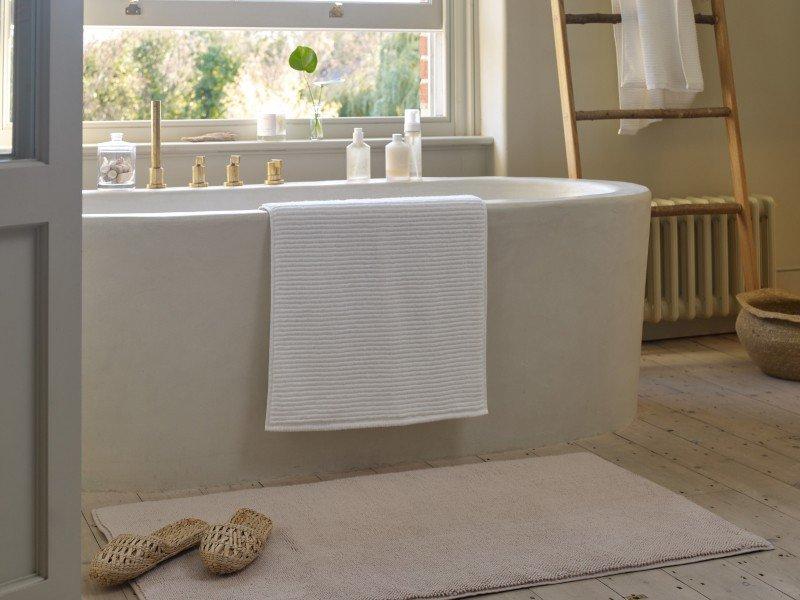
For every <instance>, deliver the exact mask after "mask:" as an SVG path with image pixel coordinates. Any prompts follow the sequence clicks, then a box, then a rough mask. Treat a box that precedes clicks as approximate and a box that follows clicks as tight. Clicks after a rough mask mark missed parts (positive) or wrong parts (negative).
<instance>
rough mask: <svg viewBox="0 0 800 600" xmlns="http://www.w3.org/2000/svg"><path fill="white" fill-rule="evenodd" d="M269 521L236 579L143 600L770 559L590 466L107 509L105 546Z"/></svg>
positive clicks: (477, 589) (166, 585)
mask: <svg viewBox="0 0 800 600" xmlns="http://www.w3.org/2000/svg"><path fill="white" fill-rule="evenodd" d="M242 506H245V507H250V508H253V509H255V510H257V511H259V512H263V513H264V514H267V515H269V516H270V517H271V518H272V519H273V521H274V523H275V528H274V530H273V532H272V535H271V537H270V539H269V540H268V542H267V545H266V546H265V547H264V550H263V552H262V555H261V556H260V557H259V558H258V559H256V560H255V562H253V564H251V565H250V566H249V567H248V568H247V569H245V570H244V571H242V572H240V573H237V574H235V575H232V576H229V577H216V576H213V575H210V574H208V573H207V572H206V570H205V569H204V568H203V565H202V562H201V561H200V557H199V556H198V555H197V553H196V552H190V553H188V554H185V555H183V556H180V557H178V558H177V559H174V560H172V561H170V562H168V563H165V564H163V565H161V566H160V567H158V568H157V569H155V570H153V571H151V572H149V573H147V574H146V575H144V576H142V577H140V578H139V579H138V580H137V583H136V591H137V593H138V594H139V596H140V597H142V598H146V599H147V600H184V599H185V598H192V599H193V600H212V599H213V600H217V599H219V600H223V599H224V600H228V599H230V598H237V599H240V600H255V599H261V598H271V599H272V598H274V599H280V600H410V599H414V598H437V599H444V598H462V597H466V596H472V595H477V594H481V593H487V592H490V591H500V590H508V589H515V588H522V587H529V586H534V585H541V584H546V583H551V582H557V581H566V580H572V579H583V578H587V577H594V576H598V575H607V574H612V573H620V572H625V571H635V570H641V569H647V568H651V567H655V566H665V565H674V564H679V563H686V562H693V561H698V560H704V559H709V558H715V557H721V556H730V555H733V554H741V553H744V552H752V551H755V550H766V549H769V548H771V546H770V544H769V542H767V541H766V540H764V539H762V538H760V537H758V536H756V535H753V534H751V533H748V532H746V531H743V530H741V529H739V528H738V527H736V526H734V525H732V524H731V523H728V522H727V521H724V520H722V519H720V518H719V517H716V516H715V515H713V514H712V513H710V512H708V511H706V510H704V509H702V508H700V507H699V506H697V505H695V504H693V503H692V502H689V501H688V500H686V499H685V498H682V497H681V496H679V495H677V494H674V493H672V492H670V491H668V490H666V489H664V488H662V487H660V486H658V485H655V484H653V483H651V482H649V481H647V480H646V479H643V478H641V477H638V476H637V475H633V474H632V473H629V472H628V471H625V470H623V469H621V468H619V467H617V466H616V465H613V464H611V463H608V462H606V461H604V460H602V459H600V458H597V457H596V456H594V455H592V454H584V453H581V454H569V455H564V456H553V457H546V458H532V459H525V460H516V461H504V462H490V463H483V464H476V465H465V466H459V467H447V468H441V469H426V470H421V471H412V472H405V473H393V474H388V475H373V476H366V477H356V478H351V479H341V480H337V481H330V482H325V483H314V484H307V485H297V486H290V487H282V488H265V489H254V490H244V491H238V492H228V493H224V494H215V495H209V496H199V497H195V498H181V499H177V500H163V501H158V502H144V503H139V504H129V505H123V506H112V507H107V508H100V509H97V510H96V511H95V512H94V518H95V521H96V522H97V524H98V525H99V527H100V529H101V530H102V531H103V533H104V534H105V535H107V536H109V535H118V534H120V533H123V532H132V533H144V532H149V531H153V530H154V529H157V528H158V527H160V526H162V525H164V524H166V523H169V522H172V521H175V520H177V519H180V518H182V517H186V516H195V517H199V518H201V519H204V520H205V521H208V522H211V523H215V522H224V521H226V520H227V519H228V518H230V515H232V514H233V513H234V511H235V510H236V509H238V508H239V507H242Z"/></svg>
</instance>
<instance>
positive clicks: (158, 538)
mask: <svg viewBox="0 0 800 600" xmlns="http://www.w3.org/2000/svg"><path fill="white" fill-rule="evenodd" d="M209 527H210V526H209V524H208V523H206V522H205V521H202V520H200V519H194V518H189V519H182V520H180V521H177V522H175V523H170V524H169V525H167V526H166V527H162V528H161V529H159V530H157V531H154V532H153V533H151V534H150V535H134V534H132V533H123V534H122V535H118V536H117V537H115V538H114V539H112V540H111V541H110V542H108V544H106V546H105V547H104V548H101V549H100V550H98V551H97V553H96V554H95V555H94V557H93V558H92V562H91V564H90V565H89V577H91V578H92V579H93V580H95V581H96V582H98V583H100V584H103V585H119V584H121V583H125V582H126V581H130V580H131V579H135V578H136V577H138V576H139V575H142V574H143V573H146V572H147V571H149V570H150V569H152V568H153V567H155V566H156V565H157V564H159V563H161V562H164V561H165V560H167V559H168V558H172V557H173V556H175V555H176V554H180V553H181V552H183V551H184V550H188V549H189V548H192V547H194V546H197V545H198V544H199V543H200V538H202V537H203V534H204V533H205V532H206V531H208V528H209Z"/></svg>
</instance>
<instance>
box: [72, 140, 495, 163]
mask: <svg viewBox="0 0 800 600" xmlns="http://www.w3.org/2000/svg"><path fill="white" fill-rule="evenodd" d="M351 141H352V140H349V139H323V140H313V141H312V140H282V141H277V142H257V141H252V140H243V141H236V142H164V143H163V144H161V153H162V155H164V156H195V155H198V154H205V155H211V154H243V155H248V154H265V153H274V154H281V155H288V154H292V155H296V154H305V155H317V154H341V153H342V150H343V149H344V148H345V147H346V146H347V145H348V144H349V143H350V142H351ZM365 141H366V142H367V143H368V144H369V145H370V146H371V147H372V149H373V151H374V150H376V149H378V150H380V149H383V147H384V146H386V144H388V143H389V142H390V141H391V139H390V138H369V139H367V140H365ZM493 144H494V138H491V137H488V136H479V135H469V136H441V137H423V139H422V145H423V147H424V148H425V149H427V150H436V149H447V148H453V147H459V146H462V147H463V146H491V145H493ZM136 153H137V155H138V156H141V157H145V156H146V155H148V154H149V153H150V144H136ZM96 154H97V144H84V146H83V156H84V158H86V157H91V156H95V155H96Z"/></svg>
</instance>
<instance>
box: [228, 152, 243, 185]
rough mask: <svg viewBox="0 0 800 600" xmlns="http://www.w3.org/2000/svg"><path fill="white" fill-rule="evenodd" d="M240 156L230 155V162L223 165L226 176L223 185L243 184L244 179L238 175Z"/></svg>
mask: <svg viewBox="0 0 800 600" xmlns="http://www.w3.org/2000/svg"><path fill="white" fill-rule="evenodd" d="M241 158H242V157H241V156H239V155H238V154H232V155H231V162H230V163H229V164H228V166H227V167H225V174H226V176H227V178H226V179H225V183H224V185H225V187H238V186H240V185H244V181H242V179H241V178H240V177H239V162H240V161H241Z"/></svg>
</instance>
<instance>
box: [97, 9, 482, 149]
mask: <svg viewBox="0 0 800 600" xmlns="http://www.w3.org/2000/svg"><path fill="white" fill-rule="evenodd" d="M85 1H86V7H87V11H86V14H87V20H86V22H85V25H86V26H92V25H95V26H114V23H113V21H114V20H116V21H119V16H118V15H117V16H116V17H114V19H112V20H110V21H105V20H104V19H105V18H106V17H103V18H102V19H101V18H100V16H98V15H95V16H93V17H92V18H91V19H89V18H88V15H89V13H90V11H91V9H92V6H93V5H94V4H100V3H107V4H109V5H117V7H119V6H120V4H124V5H127V2H122V3H120V2H118V1H117V0H113V1H112V2H109V0H85ZM161 2H163V3H165V4H183V5H187V4H189V3H192V4H197V3H201V4H203V5H212V6H214V7H217V6H218V5H223V4H224V5H227V6H226V11H227V12H236V11H231V10H230V9H231V7H230V0H223V1H221V2H220V1H218V0H159V3H161ZM437 3H438V4H439V5H440V6H441V13H442V26H441V30H442V31H443V32H444V35H443V36H442V37H443V47H442V48H440V49H439V56H440V57H441V56H442V51H444V55H445V56H446V58H445V59H444V60H433V61H432V62H431V64H430V65H429V79H430V80H434V79H437V80H438V81H439V82H443V83H444V86H445V89H446V100H445V102H446V104H445V108H446V112H445V116H439V117H424V118H423V129H424V132H425V134H426V135H429V136H454V135H474V133H475V130H476V128H475V115H476V114H477V111H476V109H475V99H476V95H475V93H474V86H473V82H474V74H473V70H474V54H473V48H474V43H473V36H474V31H475V23H474V19H475V12H476V11H475V7H474V0H431V3H430V4H429V5H425V6H436V4H437ZM148 4H149V3H148ZM237 4H239V5H249V4H257V5H261V4H270V5H272V4H280V5H283V7H284V9H286V8H288V7H291V6H292V5H301V4H302V5H305V4H313V5H321V6H322V7H324V8H325V11H326V13H327V10H329V8H330V6H331V3H329V2H297V3H294V2H274V1H272V2H261V1H258V2H250V1H248V0H245V1H238V2H237ZM353 4H359V3H350V2H348V3H346V4H345V5H344V9H345V14H347V10H348V8H350V7H351V5H353ZM378 6H380V7H382V10H384V11H385V10H387V5H386V4H381V5H378ZM408 6H409V5H406V7H408ZM410 6H412V7H413V8H418V5H410ZM146 8H147V7H146V6H143V13H145V12H146ZM238 8H239V6H237V9H238ZM371 8H377V6H372V7H371ZM116 12H119V11H116ZM116 12H115V14H116ZM326 18H327V17H326ZM331 20H333V21H335V20H337V19H331ZM185 22H188V21H185ZM294 25H295V26H294V27H277V26H275V25H274V24H273V25H272V26H271V27H268V28H270V29H310V28H311V27H308V26H307V25H306V24H305V23H304V24H303V25H302V26H297V22H295V23H294ZM128 26H130V25H128ZM162 26H163V25H157V26H155V27H162ZM183 26H186V25H183ZM235 28H237V29H245V27H241V26H240V27H235ZM246 28H247V29H253V28H254V27H252V25H251V26H249V27H246ZM255 28H256V29H258V28H260V27H255ZM328 28H331V27H326V29H328ZM347 29H380V30H383V31H401V30H402V29H400V28H395V27H391V26H388V25H386V24H384V25H383V26H381V27H378V28H367V27H354V26H349V27H347ZM421 31H425V30H424V29H423V30H421ZM434 63H436V64H434ZM440 85H441V83H440ZM322 122H323V126H324V130H325V137H326V138H329V139H343V138H348V137H350V135H351V134H352V131H353V128H354V127H363V128H364V129H365V132H366V133H367V135H368V136H369V137H380V138H383V137H391V134H392V133H396V132H397V131H398V127H402V122H403V118H402V117H336V118H327V119H323V121H322ZM149 127H150V125H149V121H85V122H84V127H83V130H84V144H96V143H99V142H103V141H106V140H108V136H109V134H110V133H111V132H112V131H115V132H121V133H124V134H125V137H126V139H128V140H130V141H133V142H139V143H144V142H147V141H149V136H150V129H149ZM162 128H163V129H162V139H163V140H164V141H165V142H177V141H180V139H181V137H187V136H195V135H200V134H203V133H207V132H209V131H231V132H233V133H234V134H236V135H237V138H238V139H239V140H242V141H247V140H255V139H256V121H255V117H254V118H252V119H208V120H190V119H186V120H167V121H164V122H163V123H162ZM307 138H308V119H306V118H300V119H288V120H287V139H289V140H293V139H307Z"/></svg>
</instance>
